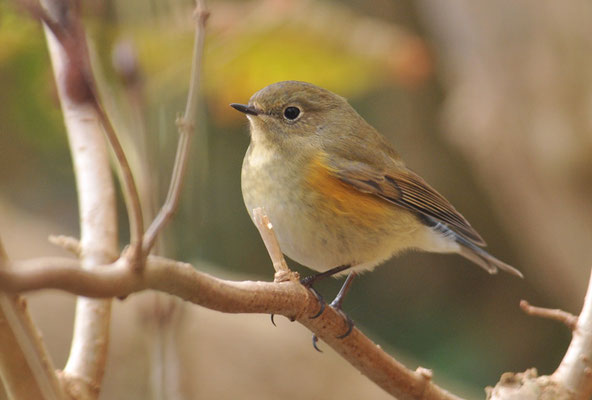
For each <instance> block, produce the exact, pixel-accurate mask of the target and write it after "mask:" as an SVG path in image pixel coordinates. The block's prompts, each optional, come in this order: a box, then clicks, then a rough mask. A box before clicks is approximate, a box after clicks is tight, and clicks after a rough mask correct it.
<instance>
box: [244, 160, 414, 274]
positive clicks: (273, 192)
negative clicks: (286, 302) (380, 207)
mask: <svg viewBox="0 0 592 400" xmlns="http://www.w3.org/2000/svg"><path fill="white" fill-rule="evenodd" d="M250 153H251V154H250V156H249V153H247V157H246V158H245V161H244V163H243V171H242V192H243V199H244V202H245V205H246V207H247V210H248V212H249V214H250V215H251V218H252V211H253V209H254V208H257V207H263V208H264V209H265V212H266V214H267V215H268V216H269V218H270V221H271V222H272V224H273V227H274V231H275V233H276V235H277V237H278V240H279V243H280V246H281V249H282V251H283V252H284V254H286V255H287V256H288V257H289V258H291V259H293V260H294V261H296V262H298V263H300V264H302V265H305V266H307V267H309V268H311V269H314V270H317V271H321V272H322V271H326V270H328V269H331V268H333V267H336V266H340V265H351V266H352V268H353V269H356V270H367V269H371V268H373V267H374V266H376V265H377V264H379V263H380V262H382V261H384V260H386V259H388V258H390V257H391V256H392V255H394V254H396V253H399V252H401V251H403V250H405V249H409V248H415V247H418V246H417V244H418V241H420V240H421V236H422V235H424V234H425V232H424V231H425V228H424V227H423V226H422V225H421V224H420V223H419V222H418V220H417V218H416V217H415V216H414V215H413V214H411V213H410V212H407V211H405V210H403V209H400V208H399V207H397V206H394V205H392V206H391V205H385V206H386V207H388V208H389V212H388V213H386V214H385V215H383V216H376V215H372V214H371V215H370V217H368V216H367V215H366V214H364V215H365V216H366V217H362V218H361V217H360V213H365V211H364V210H363V209H360V208H356V209H347V207H341V208H336V207H335V204H334V199H332V198H329V197H328V196H330V194H327V193H323V191H322V189H321V190H315V189H314V188H311V186H310V185H307V182H305V181H304V176H305V174H304V173H303V172H302V171H300V170H297V169H296V168H287V167H288V165H286V164H285V163H286V162H288V163H291V162H294V163H295V164H298V163H297V162H296V161H295V160H287V161H286V160H279V159H278V158H275V157H273V156H272V155H271V154H261V153H260V154H257V153H256V152H254V151H253V150H251V152H250ZM372 201H373V200H372ZM377 201H378V200H377ZM380 201H382V200H380ZM370 206H372V203H370V204H369V207H370ZM336 210H337V211H336Z"/></svg>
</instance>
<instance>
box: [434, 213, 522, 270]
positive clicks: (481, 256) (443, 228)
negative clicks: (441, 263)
mask: <svg viewBox="0 0 592 400" xmlns="http://www.w3.org/2000/svg"><path fill="white" fill-rule="evenodd" d="M424 222H425V223H426V225H428V226H430V227H431V228H432V229H434V230H435V231H437V232H438V233H440V234H442V235H444V236H445V237H447V238H449V239H452V240H454V241H455V242H456V243H457V244H458V245H459V247H460V250H459V251H458V253H459V254H460V255H461V256H463V257H465V258H467V259H469V260H471V261H472V262H474V263H475V264H477V265H478V266H480V267H481V268H483V269H484V270H486V271H487V272H489V273H490V274H495V273H497V271H498V269H501V270H502V271H506V272H508V273H510V274H512V275H516V276H519V277H520V278H523V277H524V276H523V275H522V272H520V271H518V270H517V269H516V268H514V267H512V266H511V265H508V264H506V263H505V262H503V261H501V260H498V259H497V258H495V257H494V256H492V255H491V254H489V253H488V252H486V251H485V250H483V249H482V248H481V247H479V246H478V245H476V244H475V243H473V242H471V241H470V240H468V239H466V238H464V237H463V236H461V235H459V234H458V233H456V232H454V231H453V230H452V229H450V228H449V227H448V226H447V225H445V224H443V223H441V222H438V221H435V220H434V219H433V218H430V217H427V218H425V217H424Z"/></svg>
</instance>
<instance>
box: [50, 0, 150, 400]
mask: <svg viewBox="0 0 592 400" xmlns="http://www.w3.org/2000/svg"><path fill="white" fill-rule="evenodd" d="M65 4H66V3H63V2H61V1H57V0H45V1H44V5H45V6H46V8H47V9H48V12H49V14H50V16H51V17H52V18H53V19H54V20H55V21H57V23H58V24H61V26H62V27H68V29H69V30H70V31H69V35H67V36H68V41H60V40H59V39H56V37H55V36H54V35H53V34H52V32H51V31H50V29H48V28H47V27H45V34H46V38H47V44H48V48H49V55H50V58H51V62H52V65H53V70H54V75H55V79H56V85H57V89H58V94H59V98H60V103H61V106H62V111H63V114H64V122H65V125H66V128H67V133H68V139H69V142H70V149H71V153H72V160H73V163H74V172H75V177H76V185H77V191H78V203H79V213H80V230H81V246H80V247H81V254H82V267H83V268H85V269H92V268H94V267H96V266H98V265H102V264H107V263H109V262H111V261H113V259H114V255H116V254H117V253H118V248H117V216H116V208H115V188H114V186H113V179H112V176H111V170H110V166H109V155H108V151H107V146H106V143H105V139H104V136H103V130H102V129H101V128H102V125H101V123H102V122H105V121H104V119H102V118H103V117H104V116H103V117H101V115H100V110H99V109H98V108H97V107H96V104H98V103H96V102H93V101H92V98H93V97H92V96H93V95H94V93H96V92H93V88H92V87H89V84H90V82H92V78H91V77H89V75H88V74H90V67H89V66H90V61H89V60H88V54H87V52H86V47H85V46H86V44H85V38H84V30H83V29H82V26H81V25H80V21H79V20H78V19H77V18H79V16H78V15H77V13H76V11H75V10H72V9H69V10H67V9H64V8H63V7H64V6H65ZM67 4H68V5H69V6H72V7H73V8H75V9H76V8H77V7H76V6H77V3H76V2H69V3H67ZM64 29H65V28H64ZM95 103H96V104H95ZM129 200H130V199H129V196H128V202H129ZM128 204H129V203H128ZM139 223H141V220H140V221H139ZM110 314H111V301H110V300H101V301H98V300H92V299H88V298H79V299H78V301H77V303H76V319H75V322H74V334H73V339H72V347H71V350H70V357H69V359H68V362H67V364H66V367H65V369H64V375H63V378H64V379H63V382H64V383H66V386H65V387H67V390H68V391H70V390H72V391H75V392H76V393H77V398H91V399H92V398H96V397H97V396H98V390H99V388H100V383H101V380H102V377H103V374H104V371H105V365H106V359H107V348H108V344H109V323H110Z"/></svg>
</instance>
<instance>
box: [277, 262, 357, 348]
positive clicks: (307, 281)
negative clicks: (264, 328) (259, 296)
mask: <svg viewBox="0 0 592 400" xmlns="http://www.w3.org/2000/svg"><path fill="white" fill-rule="evenodd" d="M349 267H351V265H340V266H338V267H335V268H331V269H330V270H327V271H325V272H319V273H317V274H314V275H309V276H305V277H304V278H302V279H300V283H301V284H302V285H303V286H304V287H306V288H307V289H308V290H310V291H311V292H312V294H314V295H315V297H316V298H317V300H318V301H319V304H320V305H321V306H320V309H319V312H317V313H316V314H315V315H313V316H312V317H310V319H315V318H318V317H319V316H320V315H321V314H322V313H323V311H325V300H323V296H321V294H320V293H319V292H317V291H316V289H315V288H313V287H312V285H313V284H314V283H315V282H316V281H318V280H321V279H323V278H327V277H329V276H332V275H335V274H338V273H340V272H341V271H345V270H346V269H348V268H349ZM342 290H343V288H342ZM331 304H333V303H331ZM274 316H275V314H271V323H272V324H273V326H275V321H274ZM292 321H293V320H292ZM316 348H317V346H315V349H316ZM317 350H318V349H317Z"/></svg>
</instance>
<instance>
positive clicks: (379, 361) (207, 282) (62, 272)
mask: <svg viewBox="0 0 592 400" xmlns="http://www.w3.org/2000/svg"><path fill="white" fill-rule="evenodd" d="M77 264H78V261H77V260H74V259H60V258H48V259H41V260H30V261H24V262H20V263H16V265H15V268H13V269H11V270H4V271H3V270H0V289H1V290H6V291H30V290H37V289H42V288H53V289H60V290H65V291H67V292H70V293H73V294H77V295H83V296H88V297H115V296H117V297H125V296H127V295H129V294H132V293H134V292H138V291H140V290H145V289H153V290H158V291H161V292H165V293H169V294H172V295H175V296H177V297H179V298H182V299H184V300H186V301H189V302H192V303H194V304H198V305H201V306H203V307H207V308H210V309H213V310H217V311H222V312H227V313H268V314H280V315H284V316H286V317H287V318H289V319H292V320H296V321H298V322H300V323H301V324H302V325H304V326H306V327H307V328H308V329H310V330H311V331H312V332H313V333H315V334H316V335H317V336H318V337H319V338H320V339H322V340H323V341H325V342H326V343H327V344H328V345H329V346H331V347H332V348H333V349H334V350H335V351H336V352H337V353H339V354H340V355H341V356H342V357H343V358H344V359H346V360H347V361H348V362H349V363H350V364H352V365H353V366H354V367H355V368H357V369H358V370H359V371H360V372H362V373H363V374H364V375H366V376H367V377H368V378H369V379H371V380H372V381H374V382H375V383H376V384H377V385H379V386H380V387H381V388H383V389H384V390H385V391H387V392H388V393H390V394H392V395H393V396H396V397H397V398H399V399H423V400H453V399H454V400H459V399H460V398H459V397H457V396H455V395H453V394H450V393H448V392H447V391H445V390H444V389H442V388H440V387H438V386H436V385H435V384H434V383H433V382H432V381H431V376H430V374H429V373H426V370H424V369H421V370H418V371H415V372H414V371H410V370H408V369H406V368H405V367H404V366H403V365H402V364H401V363H399V362H397V361H396V360H395V359H393V358H392V357H390V356H389V355H388V354H387V353H385V352H384V351H383V350H382V349H381V348H380V346H378V345H376V344H375V343H373V342H372V341H371V340H370V339H368V338H367V337H366V336H365V335H364V334H363V333H362V332H361V331H360V330H359V329H357V328H354V329H353V331H352V333H351V334H350V335H349V336H348V337H346V338H345V339H338V338H337V336H339V335H340V334H342V333H343V330H344V329H346V324H345V321H344V320H343V317H342V316H341V315H340V314H339V313H337V312H336V311H335V310H333V309H332V308H331V307H327V308H326V309H325V311H324V312H323V314H322V315H321V316H320V317H318V318H315V319H311V318H310V317H311V316H312V315H315V314H316V313H317V312H318V308H319V304H318V301H317V299H316V297H315V296H314V295H312V293H310V292H309V291H308V290H306V289H305V288H304V287H303V286H302V285H301V284H300V283H299V281H298V280H297V275H292V279H290V280H287V281H284V282H280V283H273V282H252V281H243V282H235V281H227V280H222V279H218V278H216V277H213V276H211V275H208V274H205V273H202V272H199V271H197V270H196V267H197V268H199V265H196V266H192V265H190V264H187V263H182V262H178V261H173V260H169V259H166V258H162V257H157V256H149V257H148V258H147V260H146V265H145V268H144V270H143V271H142V273H141V274H139V273H137V271H134V270H133V269H131V268H130V265H129V263H128V261H127V259H126V258H125V257H121V258H120V259H119V260H118V261H116V262H115V263H112V264H109V265H104V266H102V267H100V268H95V269H92V270H88V269H81V268H78V265H77Z"/></svg>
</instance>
